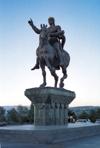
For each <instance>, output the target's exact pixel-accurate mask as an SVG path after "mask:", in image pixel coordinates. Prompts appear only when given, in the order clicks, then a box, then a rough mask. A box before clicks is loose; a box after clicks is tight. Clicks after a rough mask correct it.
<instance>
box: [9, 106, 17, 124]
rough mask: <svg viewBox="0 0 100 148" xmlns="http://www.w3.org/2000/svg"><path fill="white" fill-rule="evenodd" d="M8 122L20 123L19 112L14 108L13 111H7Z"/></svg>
mask: <svg viewBox="0 0 100 148" xmlns="http://www.w3.org/2000/svg"><path fill="white" fill-rule="evenodd" d="M7 120H8V121H14V122H19V119H18V112H17V111H16V109H15V108H12V109H10V110H8V111H7Z"/></svg>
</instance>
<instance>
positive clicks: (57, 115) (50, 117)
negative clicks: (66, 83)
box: [25, 87, 75, 126]
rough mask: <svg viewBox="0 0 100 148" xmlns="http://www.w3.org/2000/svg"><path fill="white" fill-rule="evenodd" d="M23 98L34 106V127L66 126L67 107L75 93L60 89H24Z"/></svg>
mask: <svg viewBox="0 0 100 148" xmlns="http://www.w3.org/2000/svg"><path fill="white" fill-rule="evenodd" d="M25 96H26V97H27V98H28V99H29V100H30V101H31V102H33V104H34V125H38V126H41V125H65V124H68V105H69V104H70V103H71V102H72V101H73V99H74V98H75V93H74V92H72V91H69V90H65V89H60V88H52V87H45V88H31V89H26V91H25Z"/></svg>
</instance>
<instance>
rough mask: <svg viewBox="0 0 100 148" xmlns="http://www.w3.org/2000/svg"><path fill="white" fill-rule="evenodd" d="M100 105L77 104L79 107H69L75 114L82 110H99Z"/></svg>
mask: <svg viewBox="0 0 100 148" xmlns="http://www.w3.org/2000/svg"><path fill="white" fill-rule="evenodd" d="M98 108H100V106H77V107H69V109H70V110H73V111H74V112H75V114H77V115H79V114H81V113H82V112H84V111H85V112H87V113H90V110H92V109H93V110H97V109H98Z"/></svg>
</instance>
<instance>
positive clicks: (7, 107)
mask: <svg viewBox="0 0 100 148" xmlns="http://www.w3.org/2000/svg"><path fill="white" fill-rule="evenodd" d="M3 107H4V109H6V110H10V109H12V108H15V109H17V105H14V106H3ZM26 107H27V108H28V109H29V108H30V106H26Z"/></svg>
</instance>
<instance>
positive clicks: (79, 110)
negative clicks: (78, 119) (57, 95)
mask: <svg viewBox="0 0 100 148" xmlns="http://www.w3.org/2000/svg"><path fill="white" fill-rule="evenodd" d="M3 107H4V108H5V109H6V111H7V110H10V109H12V108H15V109H17V106H3ZM26 107H27V108H28V109H29V108H30V106H26ZM98 108H100V106H77V107H69V109H70V110H73V111H74V112H75V114H76V115H79V114H81V113H82V112H84V111H85V112H87V113H89V112H90V110H91V109H93V110H97V109H98Z"/></svg>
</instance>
